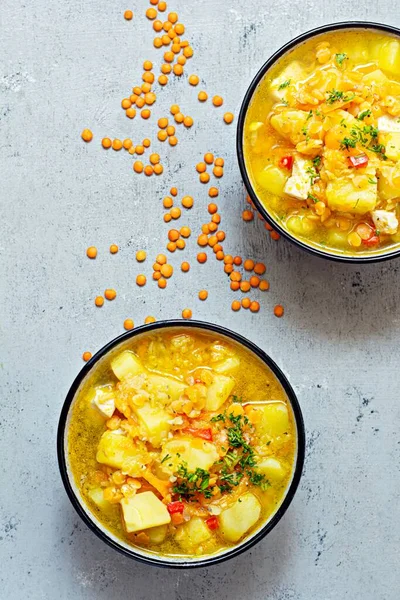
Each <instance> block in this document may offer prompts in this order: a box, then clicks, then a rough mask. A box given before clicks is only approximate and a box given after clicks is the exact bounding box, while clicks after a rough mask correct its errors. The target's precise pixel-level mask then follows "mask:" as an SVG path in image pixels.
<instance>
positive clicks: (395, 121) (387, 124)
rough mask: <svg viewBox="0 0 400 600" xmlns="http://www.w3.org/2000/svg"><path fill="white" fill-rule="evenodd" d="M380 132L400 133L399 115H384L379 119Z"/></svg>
mask: <svg viewBox="0 0 400 600" xmlns="http://www.w3.org/2000/svg"><path fill="white" fill-rule="evenodd" d="M378 131H379V133H396V132H397V133H400V120H399V118H398V117H391V116H389V115H383V116H382V117H379V119H378Z"/></svg>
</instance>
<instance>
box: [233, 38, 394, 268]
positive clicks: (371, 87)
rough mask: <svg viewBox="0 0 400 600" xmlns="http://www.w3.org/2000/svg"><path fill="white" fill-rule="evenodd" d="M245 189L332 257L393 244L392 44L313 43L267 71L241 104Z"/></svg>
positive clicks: (363, 40)
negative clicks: (249, 187)
mask: <svg viewBox="0 0 400 600" xmlns="http://www.w3.org/2000/svg"><path fill="white" fill-rule="evenodd" d="M243 143H244V156H245V163H246V168H247V170H248V173H249V177H250V180H251V184H252V186H253V188H254V190H255V192H256V194H257V196H258V198H259V199H260V201H261V203H262V204H263V205H264V206H265V208H266V210H267V211H268V213H269V214H270V215H271V217H272V218H273V219H275V220H276V221H277V223H279V225H280V226H281V227H283V228H284V229H286V230H287V231H288V233H289V234H291V235H292V236H294V237H296V238H298V239H299V240H301V241H303V242H305V243H307V244H308V245H311V246H314V247H317V248H320V249H321V250H324V251H328V252H332V253H335V254H346V255H349V254H350V255H359V256H360V255H361V256H362V255H370V254H379V253H382V252H387V251H391V250H394V249H395V248H396V247H398V246H399V243H400V231H399V216H400V215H399V208H398V203H399V200H400V40H399V39H398V38H396V37H394V36H391V35H389V34H386V33H383V32H377V31H373V30H343V31H336V32H332V33H325V34H322V35H320V36H316V37H313V38H311V39H309V40H307V41H305V42H304V43H302V44H300V45H298V46H297V47H295V48H294V49H293V50H291V51H290V52H287V53H286V54H285V55H284V56H283V57H282V58H281V59H280V60H278V61H277V62H276V63H275V64H274V65H273V66H272V68H271V69H270V70H269V71H268V72H267V73H266V75H265V76H264V78H263V79H262V80H261V82H260V83H259V85H258V87H257V88H256V90H255V92H254V95H253V97H252V99H251V102H250V104H249V108H248V111H247V114H246V119H245V126H244V140H243Z"/></svg>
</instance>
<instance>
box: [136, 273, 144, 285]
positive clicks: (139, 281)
mask: <svg viewBox="0 0 400 600" xmlns="http://www.w3.org/2000/svg"><path fill="white" fill-rule="evenodd" d="M146 281H147V280H146V276H145V275H138V276H137V277H136V283H137V285H139V286H140V287H142V286H143V285H145V284H146Z"/></svg>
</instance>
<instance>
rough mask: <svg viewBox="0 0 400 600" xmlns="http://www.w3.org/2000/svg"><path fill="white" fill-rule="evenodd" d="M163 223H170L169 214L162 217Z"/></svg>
mask: <svg viewBox="0 0 400 600" xmlns="http://www.w3.org/2000/svg"><path fill="white" fill-rule="evenodd" d="M163 218H164V222H165V223H169V222H170V221H172V217H171V215H170V214H169V213H167V214H166V215H164V217H163Z"/></svg>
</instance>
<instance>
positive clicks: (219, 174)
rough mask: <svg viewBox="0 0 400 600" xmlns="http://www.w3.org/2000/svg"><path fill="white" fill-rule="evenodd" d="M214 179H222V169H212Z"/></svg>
mask: <svg viewBox="0 0 400 600" xmlns="http://www.w3.org/2000/svg"><path fill="white" fill-rule="evenodd" d="M213 173H214V177H218V178H219V177H222V176H223V174H224V169H223V168H222V167H218V166H217V167H214V168H213Z"/></svg>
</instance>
